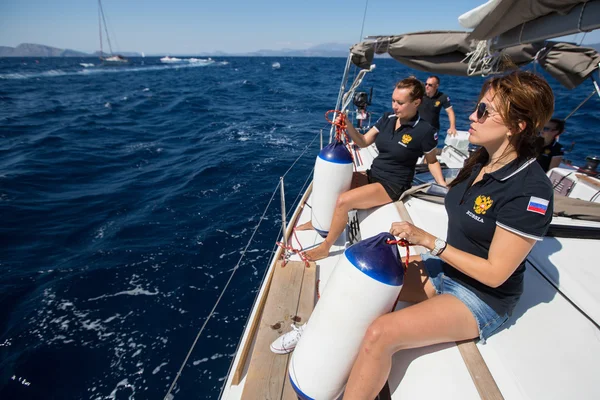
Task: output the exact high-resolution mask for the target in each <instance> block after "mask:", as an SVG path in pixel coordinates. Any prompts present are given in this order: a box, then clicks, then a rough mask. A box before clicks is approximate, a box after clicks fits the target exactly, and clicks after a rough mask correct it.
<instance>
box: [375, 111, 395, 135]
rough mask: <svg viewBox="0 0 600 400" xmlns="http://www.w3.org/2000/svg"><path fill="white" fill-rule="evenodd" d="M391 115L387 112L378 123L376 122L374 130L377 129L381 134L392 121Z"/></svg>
mask: <svg viewBox="0 0 600 400" xmlns="http://www.w3.org/2000/svg"><path fill="white" fill-rule="evenodd" d="M390 115H391V114H390V113H389V112H387V113H385V114H383V115H382V116H381V117H380V118H379V119H378V120H377V122H375V125H373V128H377V131H378V132H381V131H382V130H383V127H384V126H385V125H386V124H387V123H388V122H389V119H390Z"/></svg>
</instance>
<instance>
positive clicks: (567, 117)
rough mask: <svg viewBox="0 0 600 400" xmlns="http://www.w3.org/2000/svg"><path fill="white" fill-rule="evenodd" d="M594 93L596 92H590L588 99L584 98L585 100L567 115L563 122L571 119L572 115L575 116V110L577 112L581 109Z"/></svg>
mask: <svg viewBox="0 0 600 400" xmlns="http://www.w3.org/2000/svg"><path fill="white" fill-rule="evenodd" d="M595 93H596V90H592V93H590V95H589V96H588V97H586V99H585V100H584V101H582V102H581V103H579V105H578V106H577V107H575V109H574V110H573V111H571V113H570V114H569V115H567V116H566V117H565V119H564V121H566V120H568V119H569V118H571V116H572V115H573V114H575V113H576V112H577V110H579V109H580V108H581V106H583V105H584V104H585V103H586V102H587V101H588V100H589V99H591V98H592V96H593V95H594V94H595Z"/></svg>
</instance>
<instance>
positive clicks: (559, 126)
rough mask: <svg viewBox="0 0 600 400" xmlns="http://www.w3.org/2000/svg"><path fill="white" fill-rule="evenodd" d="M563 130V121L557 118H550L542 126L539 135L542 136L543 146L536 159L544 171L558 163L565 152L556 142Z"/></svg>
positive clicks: (556, 165)
mask: <svg viewBox="0 0 600 400" xmlns="http://www.w3.org/2000/svg"><path fill="white" fill-rule="evenodd" d="M564 130H565V121H564V120H562V119H558V118H552V119H551V120H550V121H548V122H547V123H546V125H545V126H544V130H543V131H542V132H540V136H541V137H543V138H544V147H543V148H542V152H541V154H540V155H539V156H538V158H537V161H538V162H539V163H540V166H541V167H542V169H543V170H544V172H548V171H549V170H551V169H552V168H556V167H558V166H559V165H560V162H561V161H562V158H563V155H564V154H565V152H564V150H563V148H562V145H561V144H560V143H558V136H559V135H560V134H561V133H563V132H564Z"/></svg>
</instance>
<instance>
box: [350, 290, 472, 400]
mask: <svg viewBox="0 0 600 400" xmlns="http://www.w3.org/2000/svg"><path fill="white" fill-rule="evenodd" d="M428 287H429V288H432V287H431V283H429V282H426V283H425V287H424V289H425V292H430V289H428ZM403 290H404V289H403ZM478 334H479V331H478V328H477V322H476V320H475V317H474V316H473V314H472V313H471V311H470V310H469V309H468V308H467V306H466V305H465V304H464V303H463V302H461V301H460V300H458V299H457V298H456V297H454V296H452V295H449V294H442V295H439V296H437V295H436V296H434V297H432V298H430V299H427V300H425V301H423V302H420V303H418V304H415V305H413V306H410V307H407V308H404V309H402V310H399V311H396V312H393V313H390V314H386V315H384V316H382V317H379V318H378V319H377V320H375V322H373V323H372V324H371V326H370V327H369V329H368V330H367V333H366V334H365V337H364V338H363V342H362V344H361V348H360V350H359V353H358V357H357V359H356V361H355V363H354V366H353V367H352V371H351V373H350V379H349V380H348V385H347V386H346V391H345V393H344V400H354V399H369V400H370V399H374V398H375V397H376V396H377V393H379V391H380V390H381V388H382V387H383V385H384V384H385V381H386V379H387V377H388V375H389V373H390V369H391V366H392V355H393V354H394V353H396V352H397V351H399V350H403V349H410V348H415V347H423V346H429V345H432V344H436V343H446V342H453V341H458V340H467V339H472V338H474V337H477V336H478Z"/></svg>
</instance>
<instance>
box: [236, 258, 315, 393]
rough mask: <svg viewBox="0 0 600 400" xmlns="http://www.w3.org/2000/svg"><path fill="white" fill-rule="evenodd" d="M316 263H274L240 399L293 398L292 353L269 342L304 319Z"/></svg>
mask: <svg viewBox="0 0 600 400" xmlns="http://www.w3.org/2000/svg"><path fill="white" fill-rule="evenodd" d="M316 269H317V267H316V265H315V263H310V264H309V266H308V267H306V266H305V264H304V263H303V262H301V261H290V262H288V263H286V264H285V266H283V265H282V262H281V261H279V262H278V263H277V265H276V266H275V271H274V273H273V280H272V282H271V286H270V290H269V294H268V296H267V300H266V303H265V307H264V309H263V312H262V315H261V316H260V323H259V326H258V331H257V333H256V341H255V343H254V350H253V352H252V358H251V359H250V364H249V367H248V372H247V374H246V383H245V385H244V391H243V395H242V399H261V400H262V399H269V400H274V399H277V400H279V399H285V400H296V399H297V396H296V393H295V392H294V389H293V388H292V387H291V384H290V382H289V379H288V377H287V376H288V373H287V366H288V362H289V359H290V357H291V354H285V355H281V354H274V353H272V352H271V350H270V348H269V346H270V344H271V342H273V340H275V339H276V338H277V337H278V336H279V335H281V334H282V333H284V332H287V331H289V326H290V324H292V323H293V322H298V323H301V324H303V323H305V322H306V321H308V318H309V317H310V314H311V313H312V310H313V308H314V306H315V301H316V277H317V274H316Z"/></svg>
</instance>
